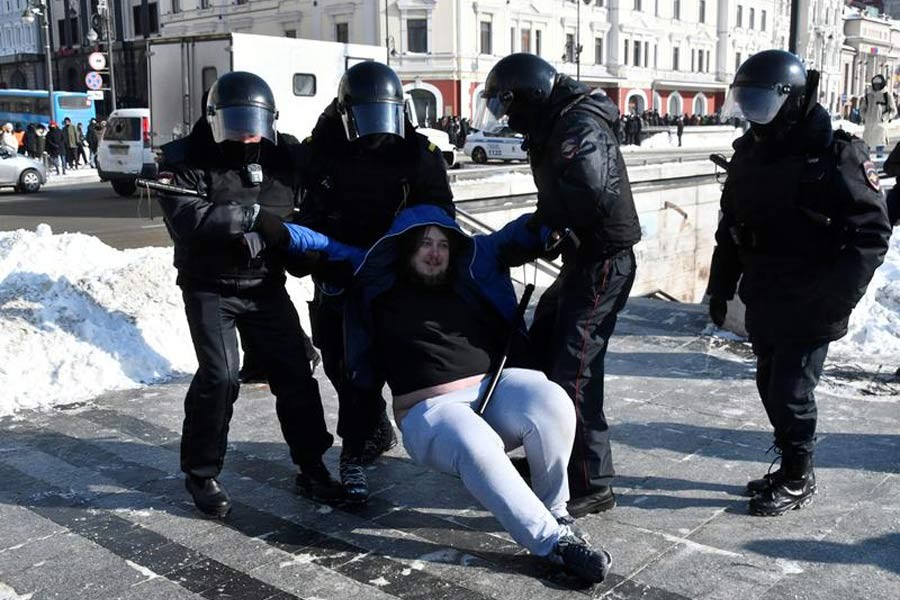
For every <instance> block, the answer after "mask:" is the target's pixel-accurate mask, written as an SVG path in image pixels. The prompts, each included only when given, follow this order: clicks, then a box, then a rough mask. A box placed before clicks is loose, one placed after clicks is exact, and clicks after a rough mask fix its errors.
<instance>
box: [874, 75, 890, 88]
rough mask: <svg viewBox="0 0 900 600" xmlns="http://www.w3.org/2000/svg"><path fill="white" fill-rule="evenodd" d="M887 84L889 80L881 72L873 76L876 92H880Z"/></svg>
mask: <svg viewBox="0 0 900 600" xmlns="http://www.w3.org/2000/svg"><path fill="white" fill-rule="evenodd" d="M886 85H887V80H886V79H885V78H884V75H881V74H880V73H879V74H878V75H876V76H875V77H873V78H872V89H873V90H875V91H876V92H880V91H881V90H883V89H884V86H886Z"/></svg>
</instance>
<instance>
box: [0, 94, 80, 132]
mask: <svg viewBox="0 0 900 600" xmlns="http://www.w3.org/2000/svg"><path fill="white" fill-rule="evenodd" d="M96 116H97V111H96V109H95V108H94V101H93V100H91V99H90V98H88V95H87V94H86V93H84V92H53V112H52V113H51V112H50V105H49V103H48V101H47V91H46V90H43V91H41V90H0V124H3V123H13V124H15V123H19V124H21V125H22V127H27V126H28V124H29V123H34V124H38V123H41V124H43V125H44V126H45V127H46V126H47V125H49V123H50V121H51V120H53V121H56V122H57V123H59V124H60V125H62V122H63V119H65V118H66V117H69V118H70V119H71V120H72V123H73V124H78V123H82V124H83V125H84V127H87V124H88V122H89V121H90V120H91V119H93V118H94V117H96Z"/></svg>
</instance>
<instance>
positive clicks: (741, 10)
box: [737, 4, 744, 27]
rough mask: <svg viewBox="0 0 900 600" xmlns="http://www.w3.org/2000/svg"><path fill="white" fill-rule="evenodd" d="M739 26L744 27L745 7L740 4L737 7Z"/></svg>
mask: <svg viewBox="0 0 900 600" xmlns="http://www.w3.org/2000/svg"><path fill="white" fill-rule="evenodd" d="M737 26H738V27H743V26H744V7H743V6H741V5H740V4H738V7H737Z"/></svg>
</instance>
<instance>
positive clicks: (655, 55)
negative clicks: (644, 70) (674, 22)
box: [653, 44, 659, 69]
mask: <svg viewBox="0 0 900 600" xmlns="http://www.w3.org/2000/svg"><path fill="white" fill-rule="evenodd" d="M658 50H659V46H657V45H656V44H653V68H654V69H655V68H656V67H657V62H656V59H657V54H658V52H657V51H658Z"/></svg>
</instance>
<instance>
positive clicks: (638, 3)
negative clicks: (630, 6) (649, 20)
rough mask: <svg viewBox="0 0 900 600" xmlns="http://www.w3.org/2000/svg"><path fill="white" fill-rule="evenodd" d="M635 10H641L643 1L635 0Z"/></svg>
mask: <svg viewBox="0 0 900 600" xmlns="http://www.w3.org/2000/svg"><path fill="white" fill-rule="evenodd" d="M634 10H641V0H634Z"/></svg>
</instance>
